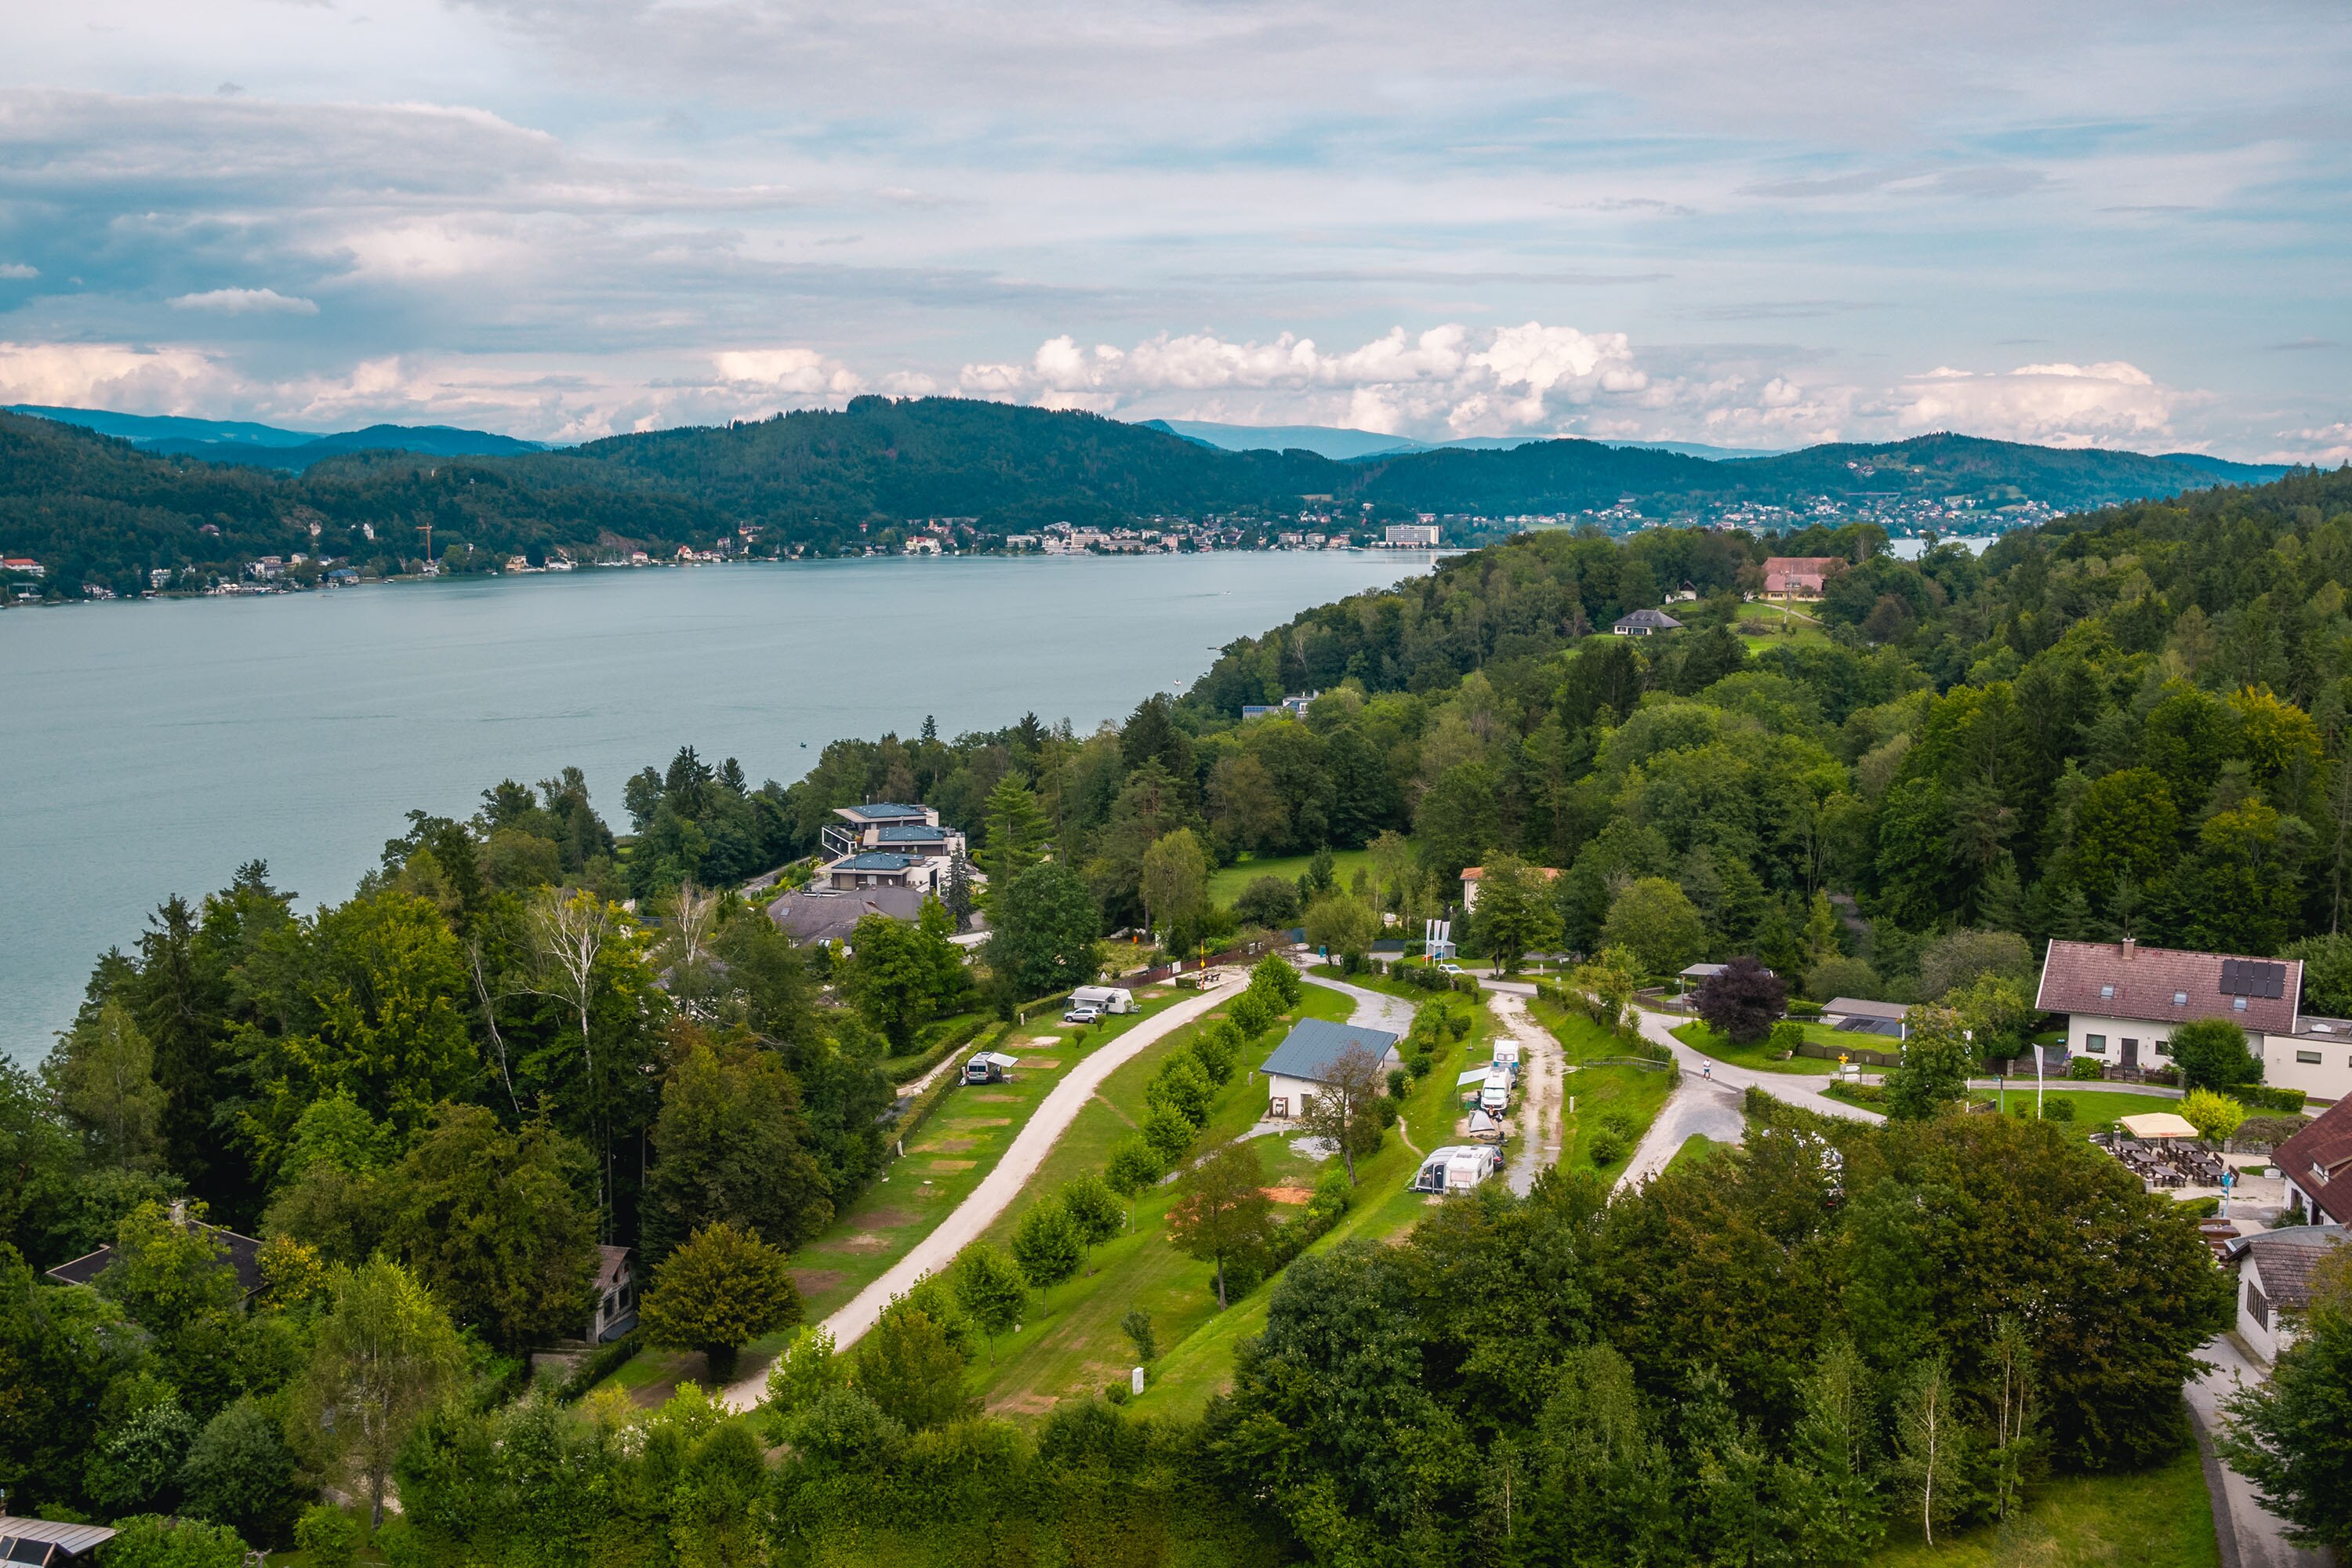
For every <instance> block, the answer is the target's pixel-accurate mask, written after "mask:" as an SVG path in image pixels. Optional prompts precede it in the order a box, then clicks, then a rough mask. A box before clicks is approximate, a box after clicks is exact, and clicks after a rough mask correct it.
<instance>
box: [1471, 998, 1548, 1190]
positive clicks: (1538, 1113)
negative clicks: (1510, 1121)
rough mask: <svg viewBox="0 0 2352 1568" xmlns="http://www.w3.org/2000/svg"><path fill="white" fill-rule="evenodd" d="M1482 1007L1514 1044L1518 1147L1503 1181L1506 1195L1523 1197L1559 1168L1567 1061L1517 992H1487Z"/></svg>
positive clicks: (1512, 1155) (1513, 1153)
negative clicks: (1546, 1173)
mask: <svg viewBox="0 0 2352 1568" xmlns="http://www.w3.org/2000/svg"><path fill="white" fill-rule="evenodd" d="M1486 1006H1487V1008H1488V1009H1489V1010H1490V1011H1492V1012H1493V1013H1494V1015H1495V1018H1496V1022H1497V1023H1499V1024H1501V1025H1502V1026H1503V1029H1504V1032H1505V1033H1507V1034H1508V1035H1509V1036H1510V1037H1511V1038H1512V1039H1514V1040H1517V1042H1518V1044H1519V1116H1518V1122H1519V1127H1518V1132H1519V1138H1518V1147H1517V1149H1516V1150H1514V1151H1513V1152H1512V1154H1511V1159H1510V1166H1509V1169H1508V1171H1507V1173H1506V1175H1505V1178H1504V1179H1505V1181H1506V1182H1507V1183H1508V1184H1509V1186H1510V1189H1511V1191H1513V1192H1514V1193H1517V1194H1518V1195H1519V1196H1521V1197H1525V1196H1527V1195H1528V1193H1529V1192H1531V1191H1533V1190H1534V1188H1535V1184H1536V1178H1537V1177H1538V1176H1539V1175H1541V1174H1542V1173H1544V1171H1545V1170H1546V1169H1547V1168H1549V1167H1550V1166H1553V1165H1557V1164H1559V1150H1560V1107H1561V1104H1562V1102H1563V1101H1564V1100H1566V1098H1567V1089H1566V1088H1565V1085H1564V1082H1563V1080H1565V1079H1567V1078H1568V1062H1567V1058H1566V1054H1565V1053H1564V1052H1562V1051H1561V1050H1560V1048H1559V1041H1558V1040H1556V1039H1553V1038H1552V1036H1551V1031H1550V1030H1549V1029H1547V1028H1544V1027H1543V1026H1540V1025H1538V1023H1537V1022H1536V1021H1535V1018H1534V1016H1532V1015H1531V1014H1529V1013H1528V1005H1527V1003H1526V1002H1524V1001H1522V1000H1521V999H1520V998H1519V996H1518V995H1517V994H1516V993H1513V992H1508V991H1501V990H1493V991H1489V992H1488V993H1487V994H1486Z"/></svg>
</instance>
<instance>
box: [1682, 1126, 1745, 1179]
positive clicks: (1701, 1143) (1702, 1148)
mask: <svg viewBox="0 0 2352 1568" xmlns="http://www.w3.org/2000/svg"><path fill="white" fill-rule="evenodd" d="M1736 1148H1738V1145H1737V1144H1734V1143H1718V1142H1716V1141H1715V1140H1714V1139H1712V1138H1710V1137H1708V1136H1707V1135H1706V1133H1704V1132H1694V1133H1692V1134H1691V1135H1690V1136H1689V1137H1687V1138H1685V1139H1684V1140H1683V1146H1682V1147H1681V1148H1679V1149H1677V1150H1675V1157H1674V1158H1673V1159H1671V1160H1669V1161H1667V1162H1666V1169H1667V1170H1669V1171H1680V1170H1684V1169H1686V1168H1688V1167H1690V1166H1694V1165H1706V1164H1712V1163H1715V1162H1716V1161H1717V1160H1720V1159H1722V1158H1723V1157H1724V1156H1725V1155H1727V1154H1728V1153H1730V1152H1732V1151H1733V1150H1734V1149H1736Z"/></svg>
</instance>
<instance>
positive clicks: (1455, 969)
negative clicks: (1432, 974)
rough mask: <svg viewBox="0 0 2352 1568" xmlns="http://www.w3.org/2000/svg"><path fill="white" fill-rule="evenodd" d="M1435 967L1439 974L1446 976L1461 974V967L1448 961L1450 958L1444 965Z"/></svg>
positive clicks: (1450, 960)
mask: <svg viewBox="0 0 2352 1568" xmlns="http://www.w3.org/2000/svg"><path fill="white" fill-rule="evenodd" d="M1437 967H1438V970H1439V971H1440V972H1441V973H1446V974H1459V973H1462V966H1461V965H1460V964H1458V963H1454V961H1453V960H1452V959H1450V958H1449V959H1447V960H1446V961H1445V962H1444V963H1441V964H1439V965H1438V966H1437Z"/></svg>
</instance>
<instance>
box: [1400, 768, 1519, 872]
mask: <svg viewBox="0 0 2352 1568" xmlns="http://www.w3.org/2000/svg"><path fill="white" fill-rule="evenodd" d="M1501 794H1502V780H1500V779H1498V778H1497V777H1496V776H1495V770H1494V769H1493V768H1491V767H1488V766H1487V765H1486V763H1482V762H1464V763H1455V764H1454V766H1452V767H1450V768H1448V769H1446V770H1445V772H1444V773H1442V774H1440V775H1439V776H1438V778H1437V781H1436V782H1435V783H1434V784H1431V785H1430V786H1429V788H1427V789H1426V790H1424V791H1423V792H1422V796H1421V804H1420V805H1418V806H1417V807H1416V808H1415V809H1414V812H1413V834H1414V837H1416V838H1418V839H1419V840H1420V842H1421V851H1422V855H1423V858H1424V859H1425V860H1426V862H1427V863H1428V865H1429V866H1430V868H1432V869H1433V870H1434V871H1435V872H1436V873H1437V874H1438V876H1439V877H1440V878H1443V879H1454V878H1458V877H1460V876H1461V875H1462V870H1463V868H1464V867H1465V866H1469V865H1472V864H1474V863H1475V861H1476V860H1477V858H1478V857H1479V856H1480V855H1483V854H1485V853H1486V850H1487V849H1488V848H1490V847H1492V846H1493V845H1494V844H1495V843H1496V841H1497V840H1498V839H1499V838H1500V837H1501V832H1500V829H1501V826H1502V820H1501V813H1500V812H1499V810H1498V809H1497V808H1496V800H1497V798H1498V797H1499V796H1500V795H1501Z"/></svg>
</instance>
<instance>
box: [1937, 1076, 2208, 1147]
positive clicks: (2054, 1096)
mask: <svg viewBox="0 0 2352 1568" xmlns="http://www.w3.org/2000/svg"><path fill="white" fill-rule="evenodd" d="M2054 1081H2057V1082H2063V1081H2064V1080H2063V1079H2058V1080H2054ZM2042 1095H2043V1098H2044V1099H2045V1100H2073V1101H2074V1127H2075V1128H2076V1129H2077V1130H2078V1131H2081V1133H2082V1134H2083V1136H2084V1137H2085V1138H2088V1137H2089V1136H2090V1135H2091V1134H2092V1133H2094V1132H2105V1131H2109V1130H2110V1129H2112V1128H2113V1127H2114V1126H2115V1124H2116V1121H2117V1120H2118V1119H2120V1118H2122V1117H2126V1116H2145V1115H2147V1113H2148V1112H2149V1111H2151V1110H2170V1111H2176V1112H2177V1111H2178V1110H2179V1109H2180V1102H2179V1100H2163V1099H2159V1098H2158V1097H2157V1096H2155V1095H2152V1094H2117V1093H2116V1091H2115V1090H2113V1089H2056V1088H2051V1089H2044V1090H2042ZM1992 1098H1993V1091H1992V1090H1991V1089H1976V1090H1974V1091H1972V1092H1971V1093H1970V1095H1969V1099H1971V1100H1991V1099H1992ZM2000 1101H2001V1106H2002V1108H2003V1109H2004V1110H2007V1111H2008V1112H2009V1113H2010V1114H2011V1115H2012V1116H2013V1115H2015V1114H2016V1113H2017V1108H2018V1106H2020V1105H2021V1104H2022V1105H2026V1106H2029V1107H2030V1106H2032V1103H2033V1080H2032V1079H2030V1078H2029V1079H2010V1080H2009V1088H2008V1089H2005V1090H2004V1091H2002V1093H2001V1096H2000Z"/></svg>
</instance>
